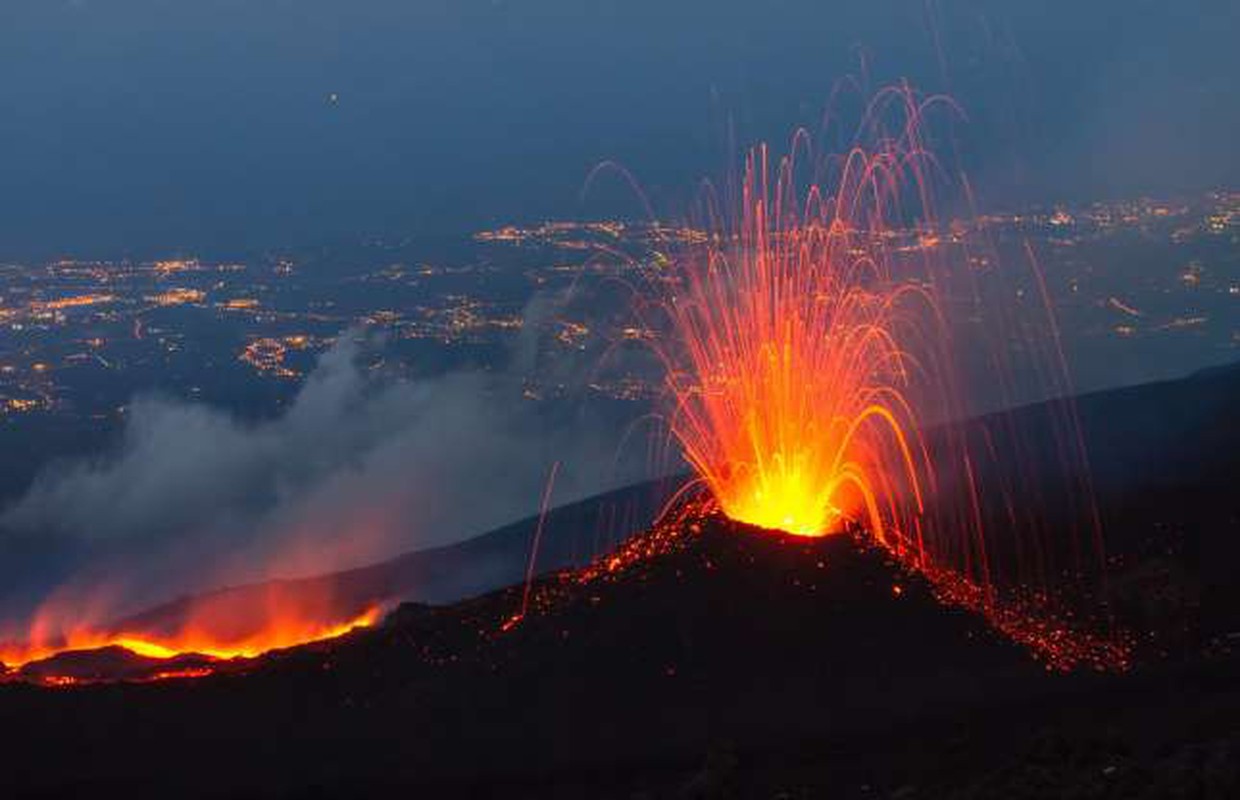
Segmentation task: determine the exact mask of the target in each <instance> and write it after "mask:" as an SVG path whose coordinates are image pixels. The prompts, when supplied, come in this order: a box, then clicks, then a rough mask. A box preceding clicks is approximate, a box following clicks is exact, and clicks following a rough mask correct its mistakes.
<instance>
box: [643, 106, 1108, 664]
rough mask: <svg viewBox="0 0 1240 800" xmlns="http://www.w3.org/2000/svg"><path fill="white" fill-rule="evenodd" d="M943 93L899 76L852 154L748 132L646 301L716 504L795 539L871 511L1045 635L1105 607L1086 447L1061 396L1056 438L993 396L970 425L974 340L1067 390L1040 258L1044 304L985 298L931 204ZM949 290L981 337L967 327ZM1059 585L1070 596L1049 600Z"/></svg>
mask: <svg viewBox="0 0 1240 800" xmlns="http://www.w3.org/2000/svg"><path fill="white" fill-rule="evenodd" d="M936 108H941V109H943V110H944V111H948V112H951V111H953V109H954V106H953V104H952V103H951V101H950V100H947V99H945V98H939V97H929V98H926V97H922V96H920V95H918V94H917V93H915V92H914V91H913V90H911V89H910V88H908V87H906V86H897V87H891V88H888V89H886V90H883V91H881V92H879V93H878V94H877V95H875V96H874V98H873V99H872V100H871V101H870V103H869V104H868V107H867V108H866V110H865V112H864V113H863V115H862V122H861V124H860V126H859V128H858V133H857V134H856V135H855V138H854V143H853V144H852V146H851V147H849V148H846V149H845V150H844V151H843V152H842V153H839V154H835V155H828V156H826V157H819V156H817V155H816V154H815V139H814V137H812V136H811V135H810V134H809V133H808V132H806V131H804V130H802V131H799V132H798V133H797V134H796V135H795V136H794V137H793V138H792V142H791V146H790V148H789V152H788V154H787V155H785V156H783V157H782V158H779V159H778V161H773V160H772V158H771V156H770V154H769V152H768V149H767V147H766V146H758V147H756V148H754V149H752V150H751V151H750V152H749V153H748V155H747V157H746V159H745V161H744V166H743V172H742V174H741V178H740V180H739V181H735V182H734V184H735V185H736V187H737V188H735V189H734V190H733V193H734V195H735V196H734V198H733V199H730V200H723V201H721V200H720V199H719V197H718V194H717V193H715V192H714V190H713V189H711V190H709V191H708V192H707V193H706V198H705V201H704V204H703V205H704V208H705V213H704V216H705V220H704V221H703V227H705V229H706V231H707V234H706V235H705V236H703V237H701V238H700V239H699V240H698V241H694V242H691V243H690V244H688V245H687V246H686V247H685V248H684V250H683V252H680V253H678V254H676V255H675V256H674V257H673V258H672V263H673V265H674V266H673V268H672V270H670V273H669V274H667V275H660V276H658V278H657V279H656V286H655V288H654V291H653V292H652V293H651V294H650V295H648V296H649V297H653V298H654V300H653V302H652V303H650V305H643V306H642V307H641V308H642V309H643V311H644V310H645V309H647V308H650V307H653V309H654V314H653V315H652V316H657V317H658V318H659V320H660V324H661V325H662V329H663V330H665V331H667V332H668V335H667V336H666V337H665V338H664V339H662V340H661V341H660V342H658V343H657V344H656V347H655V350H656V354H657V355H658V357H659V358H660V360H661V361H662V363H663V366H664V370H665V387H666V390H667V395H668V397H669V398H670V402H669V404H668V405H669V411H668V414H667V420H668V425H669V428H670V431H671V433H672V435H673V436H674V438H675V439H676V441H677V442H678V443H679V445H680V448H681V452H682V453H683V455H684V457H685V459H686V460H687V461H688V463H689V464H690V466H691V467H692V468H693V470H694V473H695V478H694V479H693V481H692V482H691V484H690V485H691V486H692V487H698V488H703V489H705V490H708V491H709V494H710V495H711V496H712V497H713V500H714V502H715V503H716V504H717V506H718V508H719V509H720V510H721V511H722V512H723V513H724V514H725V515H727V516H728V517H730V518H731V519H733V520H735V521H738V522H743V523H747V524H751V525H755V526H758V527H761V528H766V529H772V530H779V531H783V532H786V533H791V534H796V535H800V536H825V535H829V534H833V533H839V532H842V531H844V530H846V529H852V530H861V529H864V530H865V531H867V532H868V534H869V535H870V537H872V538H873V539H874V540H875V541H876V542H877V543H878V544H880V545H881V546H883V547H884V548H886V549H887V550H888V551H890V552H891V553H893V554H894V555H896V556H897V557H899V558H900V559H901V560H902V561H904V562H905V563H907V564H909V565H910V566H913V567H915V568H917V569H919V570H920V571H922V572H923V573H925V574H926V575H927V576H928V577H930V578H931V579H932V580H933V581H934V582H935V583H936V585H937V586H938V587H939V590H940V594H941V596H942V597H944V598H945V599H949V600H950V601H951V602H953V603H957V604H961V605H965V606H967V607H969V608H971V609H972V610H975V611H978V612H980V613H983V614H985V615H986V616H987V618H989V619H990V620H991V621H992V622H993V623H995V624H996V626H997V627H1000V628H1002V629H1004V630H1006V631H1008V632H1009V633H1010V634H1012V635H1014V636H1015V637H1016V638H1018V639H1021V640H1023V641H1026V642H1027V643H1029V644H1032V645H1034V646H1035V649H1039V650H1042V651H1047V650H1048V649H1053V648H1048V647H1047V646H1046V645H1047V642H1045V641H1043V640H1045V638H1046V637H1045V636H1044V634H1043V633H1040V632H1039V630H1042V629H1064V628H1065V623H1064V620H1066V619H1069V618H1071V617H1074V616H1082V615H1084V616H1087V617H1088V616H1091V615H1093V614H1095V612H1096V611H1097V605H1096V599H1084V600H1083V601H1082V598H1087V596H1088V597H1089V598H1095V597H1096V595H1095V594H1092V593H1094V592H1095V591H1096V586H1086V584H1088V583H1089V582H1090V581H1095V580H1096V579H1097V577H1098V576H1099V575H1100V573H1101V570H1102V569H1103V566H1102V565H1103V557H1102V545H1101V531H1100V528H1099V525H1098V522H1097V517H1096V514H1093V513H1092V512H1093V509H1094V507H1093V499H1092V497H1093V496H1092V487H1091V485H1090V483H1089V467H1088V460H1087V458H1086V456H1085V451H1084V443H1083V437H1082V436H1081V434H1080V429H1079V422H1078V419H1077V417H1076V413H1075V409H1074V408H1073V406H1072V405H1071V401H1070V400H1065V401H1062V402H1059V401H1057V402H1053V403H1052V404H1050V405H1049V406H1048V408H1049V414H1048V417H1049V419H1048V420H1047V431H1049V432H1050V433H1051V434H1052V435H1051V438H1050V441H1049V442H1047V441H1039V440H1038V439H1037V438H1036V437H1031V436H1029V435H1028V431H1025V430H1021V429H1019V426H1014V425H1012V424H1011V421H1010V419H1009V418H1008V417H1006V416H1005V415H1003V414H998V415H993V416H992V417H990V418H982V419H977V420H975V421H971V422H968V423H964V422H963V420H965V419H968V418H969V416H970V415H971V414H973V413H976V412H973V411H972V408H973V407H974V402H973V398H972V397H970V396H969V394H970V392H969V391H968V389H966V388H965V387H967V386H969V385H970V383H971V382H972V383H977V382H978V380H979V379H978V376H976V375H975V376H973V377H972V381H971V380H970V378H969V377H968V376H966V375H965V373H964V371H963V370H962V368H961V366H960V364H961V362H962V360H964V352H963V351H964V349H965V348H966V347H967V348H969V349H970V350H969V354H968V355H969V356H970V357H972V358H973V359H974V360H977V359H978V357H979V355H980V354H984V356H983V359H984V363H985V364H986V367H985V369H986V370H987V373H986V375H985V377H983V378H981V380H982V381H985V382H988V383H991V384H994V385H996V386H999V387H1000V393H1001V394H1002V393H1005V392H1007V391H1009V390H1010V388H1011V387H1012V386H1013V385H1014V384H1015V383H1017V382H1018V379H1019V378H1020V377H1023V375H1024V374H1026V373H1028V374H1033V375H1037V376H1040V380H1041V381H1042V382H1043V384H1044V385H1043V386H1042V387H1040V389H1041V391H1045V392H1046V393H1047V394H1050V395H1052V396H1054V395H1061V396H1063V397H1069V396H1070V395H1071V391H1070V387H1069V384H1068V381H1067V379H1066V371H1067V370H1066V364H1065V363H1064V359H1063V354H1062V351H1061V350H1059V349H1058V340H1057V335H1058V334H1057V329H1056V327H1055V322H1054V310H1053V308H1052V307H1051V305H1050V301H1049V298H1048V297H1047V295H1046V293H1045V283H1044V281H1043V280H1042V278H1041V275H1040V273H1039V272H1038V266H1037V264H1036V262H1035V261H1034V260H1033V259H1032V257H1031V258H1030V262H1031V263H1030V264H1029V265H1028V268H1027V271H1023V270H1022V269H1020V268H1017V269H1013V270H1011V271H1010V272H1011V273H1012V275H1013V276H1018V277H1015V278H1014V279H1015V280H1030V276H1032V279H1033V280H1034V281H1035V285H1037V286H1039V287H1041V299H1042V302H1041V303H1040V304H1038V305H1037V307H1036V309H1035V311H1034V313H1035V314H1037V313H1041V314H1042V315H1043V316H1042V317H1041V318H1040V319H1017V320H1015V321H1014V320H1013V318H1012V317H1015V315H1016V314H1017V313H1018V312H1017V311H1014V310H1012V309H1009V308H1006V307H1003V306H1004V304H997V305H999V306H1000V307H998V308H987V307H986V306H987V303H986V301H985V300H984V299H983V297H982V291H981V290H980V289H979V288H978V283H977V277H976V275H975V274H973V273H972V270H971V269H969V268H968V267H967V266H964V265H965V264H966V263H967V259H968V258H969V256H970V253H969V252H967V249H966V248H967V247H968V245H965V244H964V242H965V239H964V238H963V237H959V236H957V235H956V233H954V232H953V226H951V225H949V226H944V225H941V224H940V223H939V222H938V220H937V219H936V217H935V208H934V207H935V205H936V192H937V188H936V187H938V186H940V185H941V184H944V183H948V181H947V179H946V177H945V176H947V175H949V174H950V170H948V169H945V168H944V166H943V164H942V163H941V162H940V161H939V160H938V159H937V158H936V157H935V156H934V155H933V154H932V153H931V150H930V148H929V146H928V145H927V144H926V143H925V134H924V133H923V129H925V128H926V127H927V126H926V124H925V120H926V118H927V116H928V113H929V112H931V111H932V110H934V109H936ZM964 189H965V190H966V194H967V184H964ZM720 209H725V210H724V211H720ZM954 225H955V226H961V225H966V223H954ZM1030 255H1031V256H1032V254H1030ZM995 260H996V259H994V258H990V259H988V262H989V263H993V262H994V261H995ZM1010 296H1011V295H1010V294H1009V295H1008V297H1010ZM1006 305H1010V303H1007V304H1006ZM949 307H954V308H955V309H963V310H964V311H963V317H964V319H965V320H967V323H966V324H971V325H974V326H975V329H976V328H978V327H980V328H981V330H982V331H984V332H986V335H983V336H980V337H978V336H971V337H969V339H970V340H969V341H967V342H961V341H959V339H958V338H957V336H956V334H957V332H958V331H959V330H960V326H961V320H960V319H956V318H954V317H953V316H952V314H950V313H948V311H947V309H948V308H949ZM987 326H989V327H987ZM1037 330H1043V331H1047V333H1046V334H1045V337H1044V339H1043V340H1042V341H1034V340H1033V339H1031V338H1022V337H1030V336H1031V334H1029V333H1028V331H1037ZM1018 331H1019V332H1018ZM978 340H980V341H978ZM1012 342H1015V343H1016V344H1015V345H1013V344H1012ZM1013 353H1026V354H1027V355H1028V358H1029V359H1030V362H1031V363H1029V364H1024V363H1014V360H1013V358H1012V354H1013ZM1014 376H1018V377H1017V378H1014ZM1001 402H1002V403H1003V405H1005V406H1008V407H1011V406H1014V405H1016V402H1015V401H1014V400H1012V399H1011V397H1008V396H1005V397H1004V398H1003V399H1002V400H1001ZM1048 464H1049V465H1053V466H1054V468H1053V469H1047V468H1046V467H1047V465H1048ZM1048 474H1053V475H1056V476H1060V477H1057V478H1056V479H1055V481H1057V482H1055V483H1053V485H1052V483H1048V482H1047V481H1046V480H1045V478H1044V477H1042V476H1045V475H1048ZM1048 507H1049V509H1051V510H1048ZM1052 517H1054V518H1053V519H1052ZM1065 584H1074V585H1071V586H1067V585H1065ZM1069 594H1072V595H1074V598H1073V602H1077V601H1081V602H1079V603H1078V606H1077V608H1076V609H1075V610H1072V611H1067V610H1066V609H1065V608H1057V606H1059V605H1060V601H1061V600H1063V599H1064V598H1065V597H1067V595H1069ZM1091 605H1092V607H1090V606H1091ZM1052 618H1055V619H1058V620H1059V621H1058V622H1051V621H1050V620H1051V619H1052ZM1091 624H1092V623H1091ZM1086 638H1088V637H1086ZM1097 645H1098V646H1097V648H1096V653H1097V656H1096V658H1095V659H1094V660H1095V663H1097V664H1099V665H1103V664H1105V665H1108V666H1117V665H1122V663H1123V662H1124V655H1123V648H1122V647H1121V648H1113V647H1112V646H1111V645H1110V644H1108V643H1107V641H1106V637H1103V638H1100V639H1098V640H1097Z"/></svg>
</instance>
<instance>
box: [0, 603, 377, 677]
mask: <svg viewBox="0 0 1240 800" xmlns="http://www.w3.org/2000/svg"><path fill="white" fill-rule="evenodd" d="M287 586H288V584H279V583H275V584H270V585H267V586H261V587H254V588H251V589H243V590H234V591H232V592H220V593H217V594H214V595H207V596H204V597H202V598H197V599H194V600H190V601H188V603H187V605H186V606H185V607H184V608H180V607H178V608H175V609H173V610H166V611H164V612H163V613H159V612H156V613H154V614H152V615H148V617H146V618H143V617H139V618H134V619H131V620H129V621H126V622H121V623H118V624H115V625H100V626H92V625H83V624H79V625H72V624H70V625H65V624H62V623H61V622H60V620H61V619H63V618H64V616H65V615H66V614H68V613H69V610H68V609H65V608H62V607H60V606H59V605H58V604H55V603H52V604H49V605H48V606H46V607H44V608H43V609H42V610H41V611H40V612H39V614H38V615H36V618H35V620H34V622H33V624H32V625H31V628H30V632H29V635H28V637H27V639H26V641H25V642H22V643H19V644H5V645H0V664H3V665H4V666H5V667H7V668H8V669H10V670H13V671H15V672H17V673H20V672H21V670H22V669H23V668H26V667H29V666H30V665H35V664H37V663H38V662H42V661H46V660H48V659H51V658H54V657H57V656H63V655H65V654H68V653H75V652H81V651H96V650H102V649H104V648H121V649H123V650H125V651H128V652H129V653H131V654H133V655H134V656H139V657H142V658H144V659H152V660H155V661H171V660H174V659H177V658H179V657H181V656H189V655H194V656H201V657H205V658H206V659H209V660H213V661H214V660H227V659H238V658H254V657H256V656H259V655H262V654H263V653H267V652H270V651H273V650H280V649H284V648H288V647H295V646H297V645H302V644H307V643H310V642H316V641H322V640H325V639H333V638H336V637H339V636H342V635H344V634H346V633H348V632H350V631H352V630H354V629H356V628H364V627H369V626H371V625H374V624H375V623H376V622H377V621H378V619H379V617H380V615H381V609H380V607H379V606H377V605H375V606H369V607H365V608H363V609H361V610H360V611H357V610H354V611H350V610H347V609H342V608H338V607H337V604H336V603H334V602H333V599H332V598H330V597H325V596H320V595H317V594H316V593H299V592H297V591H295V590H290V589H287V588H285V587H287ZM204 671H209V670H203V669H194V670H190V671H189V672H185V671H182V670H172V671H166V670H161V669H159V666H158V665H157V664H156V665H153V667H152V672H151V676H152V677H165V676H166V677H181V676H182V675H184V674H191V675H194V676H197V675H201V674H203V673H204Z"/></svg>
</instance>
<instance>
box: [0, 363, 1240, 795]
mask: <svg viewBox="0 0 1240 800" xmlns="http://www.w3.org/2000/svg"><path fill="white" fill-rule="evenodd" d="M1236 408H1240V372H1237V371H1236V370H1230V371H1222V372H1219V373H1213V374H1209V375H1202V376H1197V377H1195V378H1192V379H1189V380H1187V381H1182V382H1176V383H1171V384H1160V385H1156V386H1152V387H1141V388H1139V389H1134V390H1124V391H1122V392H1115V393H1107V394H1105V395H1096V396H1091V397H1086V398H1082V399H1081V400H1080V402H1079V414H1080V418H1081V420H1082V422H1083V424H1084V426H1085V429H1086V433H1087V435H1088V437H1089V444H1090V449H1091V456H1092V458H1093V460H1094V468H1095V470H1096V474H1097V477H1098V488H1097V491H1098V502H1099V507H1100V510H1101V514H1102V516H1103V519H1104V522H1105V526H1106V530H1107V532H1108V545H1109V548H1110V550H1109V552H1111V554H1112V558H1113V560H1114V563H1115V584H1116V585H1115V586H1114V587H1113V588H1114V595H1115V598H1116V599H1115V601H1114V605H1115V609H1116V614H1117V616H1118V617H1119V618H1120V619H1121V621H1122V622H1123V623H1124V624H1125V625H1126V626H1127V627H1128V628H1129V630H1130V631H1131V632H1132V633H1133V634H1134V636H1135V637H1136V641H1135V644H1136V649H1135V652H1136V659H1135V662H1134V664H1133V666H1132V667H1131V668H1130V669H1129V670H1127V671H1126V672H1124V673H1122V674H1114V673H1097V672H1094V671H1092V670H1089V669H1083V670H1078V671H1076V672H1071V673H1067V674H1063V673H1059V672H1054V671H1050V670H1048V669H1047V667H1046V666H1045V664H1044V662H1042V661H1039V660H1038V659H1037V658H1036V657H1035V654H1033V653H1031V652H1030V651H1028V650H1026V649H1024V648H1022V647H1020V646H1018V645H1016V644H1014V643H1012V642H1011V641H1009V640H1007V639H1005V638H1003V637H1002V636H1001V635H999V634H997V633H996V632H994V631H993V629H992V628H991V627H990V626H989V625H987V624H986V622H985V621H984V620H983V619H981V618H980V617H978V616H977V615H975V614H972V613H970V612H967V611H964V610H961V609H958V608H954V607H951V606H946V605H944V604H942V603H940V602H939V601H938V600H937V599H935V597H934V593H933V592H932V591H931V587H930V586H928V585H927V584H926V583H925V582H924V581H923V580H922V579H921V578H919V577H917V576H915V575H910V574H908V573H906V572H905V571H904V570H903V569H902V568H901V567H900V566H899V565H898V564H896V563H894V562H893V561H892V560H891V558H890V557H889V556H888V555H887V554H886V553H884V552H882V551H880V550H877V549H875V548H873V547H870V546H867V545H865V544H863V543H861V542H860V541H858V540H855V539H853V538H851V537H849V536H835V537H830V538H827V539H820V540H806V539H796V538H792V537H786V536H781V535H775V534H771V533H768V532H761V531H755V530H752V529H747V528H744V527H741V526H737V525H734V524H732V523H728V522H726V521H723V520H720V519H718V518H713V517H712V518H708V519H704V520H698V521H687V522H683V523H676V524H672V523H669V524H667V525H664V526H662V527H659V528H656V529H655V530H654V531H653V532H652V533H649V534H646V535H644V536H639V537H637V538H635V539H632V540H630V541H629V542H628V543H627V544H625V545H622V546H621V550H620V551H619V554H618V555H617V556H616V557H615V560H614V562H613V561H611V560H608V559H604V560H602V561H600V562H598V563H597V564H596V565H595V566H594V567H592V568H588V569H584V570H581V569H579V570H576V571H566V572H560V573H554V574H551V575H548V576H545V577H544V578H542V579H540V580H539V581H537V582H536V583H535V584H534V585H533V586H532V587H531V591H530V592H529V602H528V613H527V614H526V615H525V616H524V617H523V618H521V619H519V620H516V621H514V619H513V618H514V615H516V614H518V612H519V611H520V610H521V608H522V605H523V600H524V587H523V586H520V585H518V586H515V587H512V588H507V589H499V590H495V591H491V592H490V593H488V594H483V595H481V596H479V597H476V598H474V599H466V600H461V601H457V602H454V603H452V604H448V605H438V606H430V605H422V604H415V603H408V604H406V605H403V606H401V607H400V608H399V609H397V610H396V611H395V612H394V613H393V614H392V615H391V616H390V617H389V618H388V619H387V621H386V622H385V623H384V624H383V625H382V626H380V627H378V628H376V629H373V630H367V631H360V632H356V633H354V634H351V635H349V636H347V637H345V638H344V639H341V640H337V641H335V642H330V643H322V644H319V645H312V646H307V647H304V648H299V649H296V650H292V651H286V652H284V653H277V654H272V655H269V656H267V657H264V658H262V659H259V660H257V661H254V662H247V663H238V664H233V665H230V666H228V667H226V668H225V669H224V670H223V672H222V674H216V675H213V676H210V677H206V678H201V679H196V680H174V681H164V682H157V683H143V684H137V683H114V684H105V685H91V686H81V687H70V688H64V689H51V688H43V687H38V686H34V685H28V684H24V683H21V682H15V683H8V684H3V685H0V782H2V784H0V785H2V786H3V788H2V789H0V791H3V794H4V796H6V797H8V796H13V797H19V796H25V795H44V796H74V797H83V796H89V797H102V796H113V795H124V796H126V797H144V796H159V797H195V796H291V797H315V796H322V797H336V796H358V795H371V796H384V797H386V796H403V797H440V796H479V797H490V796H503V797H574V798H575V797H616V798H634V797H650V798H660V797H772V798H774V797H858V798H862V797H893V798H895V797H899V798H912V797H977V798H990V797H1000V798H1016V797H1098V798H1104V797H1105V798H1140V797H1199V798H1213V797H1217V798H1230V797H1237V796H1240V654H1238V653H1237V652H1236V649H1237V648H1240V613H1238V611H1240V603H1238V602H1237V586H1236V584H1237V581H1236V580H1235V575H1236V567H1235V565H1236V564H1237V563H1240V561H1238V560H1237V553H1238V550H1240V495H1238V493H1237V492H1236V488H1237V487H1236V481H1237V477H1238V476H1240V423H1238V422H1237V415H1236V412H1235V409H1236ZM1047 413H1050V412H1048V411H1047V410H1046V409H1045V408H1037V407H1035V408H1033V409H1031V410H1028V411H1026V412H1024V416H1023V417H1022V419H1024V420H1027V421H1030V422H1028V424H1030V425H1033V426H1034V427H1035V428H1036V426H1037V424H1038V423H1037V420H1038V419H1039V415H1045V414H1047ZM523 539H524V537H519V538H518V540H523ZM510 549H511V550H512V551H513V552H514V553H518V552H523V551H524V550H525V547H524V546H516V545H512V546H511V548H510ZM570 562H571V559H570ZM506 569H511V567H506ZM383 574H387V573H383ZM164 613H167V612H166V611H165V612H164ZM105 656H106V657H108V658H112V659H118V660H121V661H122V662H123V660H124V659H125V655H124V654H123V653H111V654H105ZM122 666H123V664H122Z"/></svg>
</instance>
